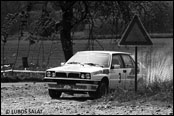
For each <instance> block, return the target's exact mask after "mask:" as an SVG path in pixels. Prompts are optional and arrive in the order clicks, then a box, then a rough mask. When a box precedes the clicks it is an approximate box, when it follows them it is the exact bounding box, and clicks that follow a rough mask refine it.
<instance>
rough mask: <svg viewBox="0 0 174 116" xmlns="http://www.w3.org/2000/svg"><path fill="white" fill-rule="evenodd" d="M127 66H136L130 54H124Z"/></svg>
mask: <svg viewBox="0 0 174 116" xmlns="http://www.w3.org/2000/svg"><path fill="white" fill-rule="evenodd" d="M122 58H123V61H124V64H125V68H134V66H135V64H134V62H133V60H132V58H131V57H130V56H129V55H122Z"/></svg>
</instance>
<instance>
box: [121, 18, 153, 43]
mask: <svg viewBox="0 0 174 116" xmlns="http://www.w3.org/2000/svg"><path fill="white" fill-rule="evenodd" d="M119 45H153V43H152V41H151V39H150V36H149V34H148V33H147V31H146V30H145V28H144V26H143V24H142V23H141V20H140V19H139V17H138V16H137V15H135V16H134V18H133V20H132V21H131V22H130V24H129V25H128V27H127V29H126V30H125V32H124V33H123V35H122V37H121V40H120V42H119Z"/></svg>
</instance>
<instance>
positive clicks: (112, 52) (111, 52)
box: [79, 51, 131, 55]
mask: <svg viewBox="0 0 174 116" xmlns="http://www.w3.org/2000/svg"><path fill="white" fill-rule="evenodd" d="M79 52H84V53H85V52H87V53H108V54H129V55H130V54H131V53H128V52H120V51H79Z"/></svg>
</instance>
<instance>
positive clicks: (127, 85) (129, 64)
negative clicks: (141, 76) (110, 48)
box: [121, 54, 135, 89]
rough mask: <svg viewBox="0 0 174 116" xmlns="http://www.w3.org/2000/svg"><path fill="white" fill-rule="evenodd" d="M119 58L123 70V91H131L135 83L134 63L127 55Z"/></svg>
mask: <svg viewBox="0 0 174 116" xmlns="http://www.w3.org/2000/svg"><path fill="white" fill-rule="evenodd" d="M121 57H122V59H123V65H124V70H125V79H124V80H123V85H124V89H133V87H134V82H135V62H134V60H133V58H132V57H131V56H130V55H128V54H124V55H121Z"/></svg>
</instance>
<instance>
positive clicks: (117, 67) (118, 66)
mask: <svg viewBox="0 0 174 116" xmlns="http://www.w3.org/2000/svg"><path fill="white" fill-rule="evenodd" d="M119 68H120V65H119V64H114V65H112V66H111V69H119Z"/></svg>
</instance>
